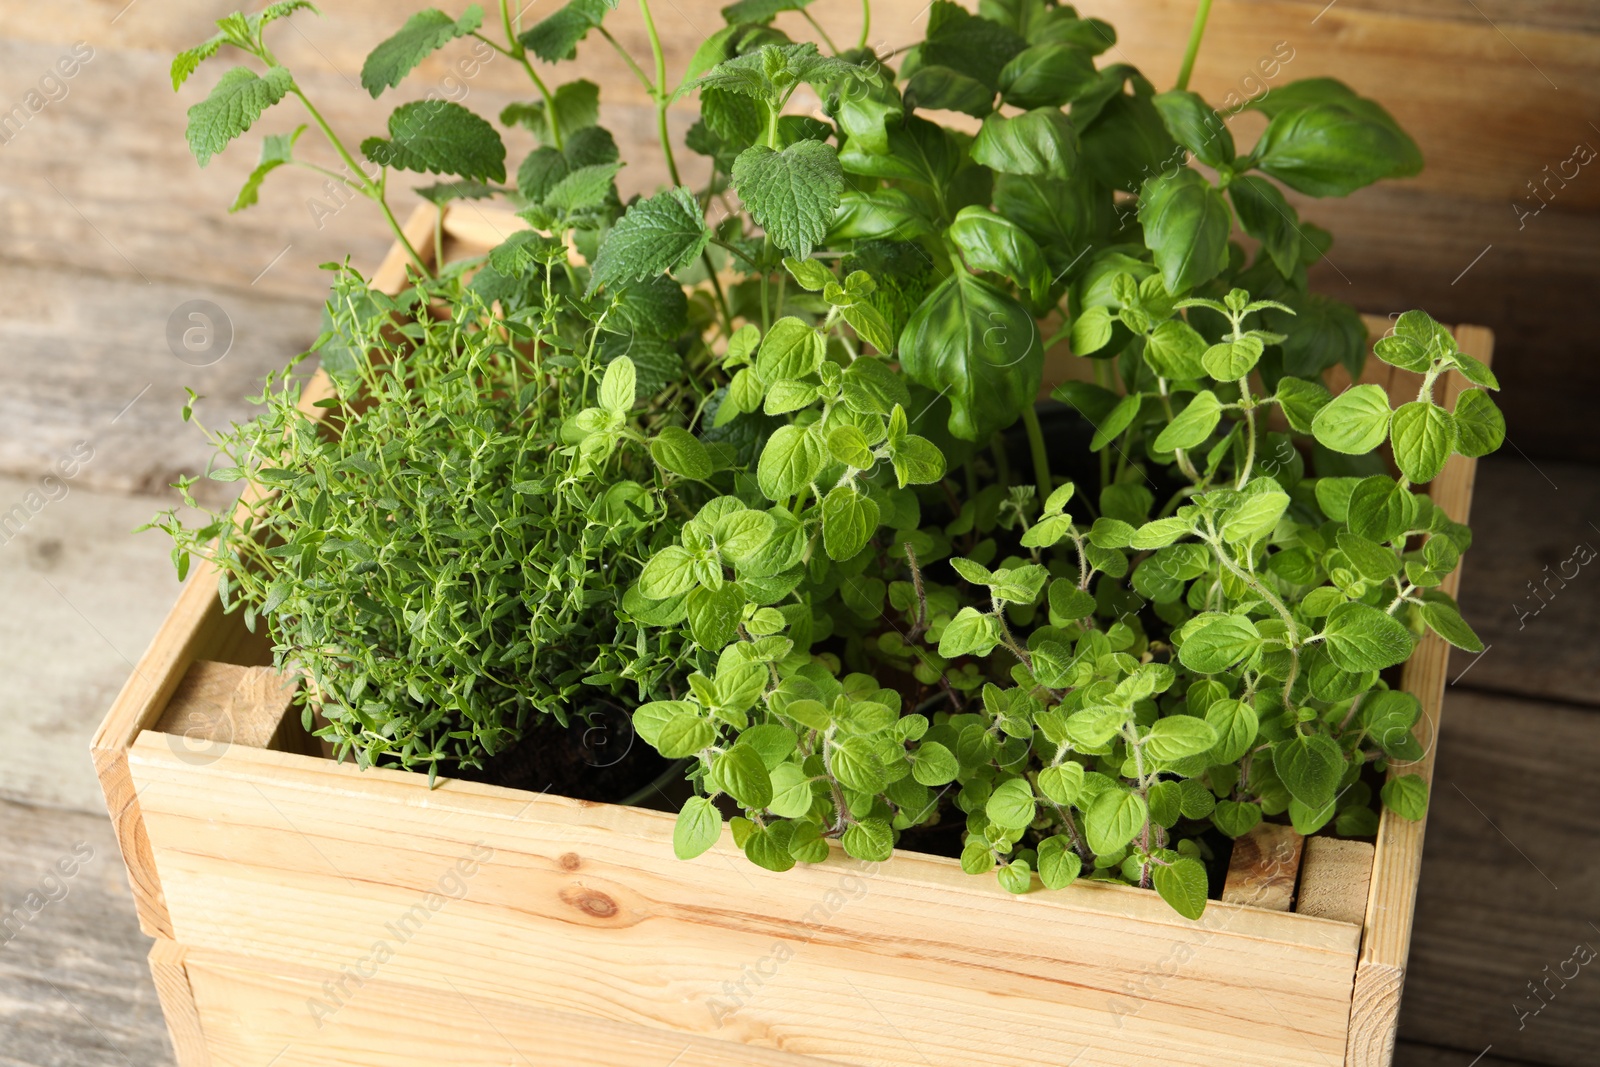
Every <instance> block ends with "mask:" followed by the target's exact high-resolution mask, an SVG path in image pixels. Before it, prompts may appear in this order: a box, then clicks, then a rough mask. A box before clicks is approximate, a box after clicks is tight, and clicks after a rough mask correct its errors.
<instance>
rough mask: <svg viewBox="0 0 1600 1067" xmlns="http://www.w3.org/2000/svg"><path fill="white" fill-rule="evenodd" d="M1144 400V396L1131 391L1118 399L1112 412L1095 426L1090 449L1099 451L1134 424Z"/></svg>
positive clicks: (1090, 440)
mask: <svg viewBox="0 0 1600 1067" xmlns="http://www.w3.org/2000/svg"><path fill="white" fill-rule="evenodd" d="M1143 401H1144V397H1143V396H1142V395H1141V394H1139V393H1129V394H1128V395H1127V396H1125V397H1122V398H1121V399H1120V400H1118V401H1117V403H1116V406H1115V407H1113V408H1112V409H1111V411H1110V413H1109V414H1108V415H1106V417H1105V418H1103V419H1101V420H1100V425H1098V426H1096V427H1095V430H1094V436H1093V437H1092V438H1090V439H1089V449H1090V451H1093V452H1098V451H1100V450H1101V449H1103V448H1105V447H1106V446H1107V445H1109V444H1110V443H1111V442H1112V441H1115V440H1116V439H1117V436H1118V435H1119V434H1121V433H1122V431H1123V430H1126V429H1127V428H1128V427H1129V426H1130V425H1132V424H1133V418H1134V416H1135V415H1137V414H1139V408H1140V406H1141V405H1142V403H1143Z"/></svg>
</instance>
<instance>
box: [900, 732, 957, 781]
mask: <svg viewBox="0 0 1600 1067" xmlns="http://www.w3.org/2000/svg"><path fill="white" fill-rule="evenodd" d="M960 773H961V764H960V763H959V762H958V761H957V760H956V757H955V754H954V753H952V752H951V751H950V750H949V749H948V748H946V747H945V746H944V745H941V744H939V742H937V741H924V742H923V743H922V744H920V745H918V746H917V748H916V751H914V752H912V753H911V776H912V777H913V778H915V779H916V780H917V782H918V783H920V784H922V785H925V786H930V787H932V786H941V785H948V784H949V783H951V782H953V781H955V780H956V775H958V774H960Z"/></svg>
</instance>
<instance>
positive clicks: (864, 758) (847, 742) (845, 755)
mask: <svg viewBox="0 0 1600 1067" xmlns="http://www.w3.org/2000/svg"><path fill="white" fill-rule="evenodd" d="M828 766H829V768H831V769H832V771H833V776H834V777H835V778H837V779H838V780H839V784H841V785H843V786H844V787H845V788H846V789H854V790H857V791H859V792H862V793H877V792H878V791H879V790H881V789H882V788H883V787H884V786H885V785H887V784H888V780H889V776H888V773H887V772H886V771H885V770H884V767H883V761H882V760H880V759H879V758H878V756H877V752H876V751H875V749H874V748H873V745H872V743H871V742H870V741H868V740H867V739H866V738H864V737H846V738H844V739H843V740H841V741H839V742H838V743H836V744H832V745H830V746H829V756H828Z"/></svg>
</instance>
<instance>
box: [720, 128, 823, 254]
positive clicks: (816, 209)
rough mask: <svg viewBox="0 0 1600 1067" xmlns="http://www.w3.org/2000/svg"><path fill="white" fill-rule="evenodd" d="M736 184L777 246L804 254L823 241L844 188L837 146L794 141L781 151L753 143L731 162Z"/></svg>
mask: <svg viewBox="0 0 1600 1067" xmlns="http://www.w3.org/2000/svg"><path fill="white" fill-rule="evenodd" d="M733 186H734V189H735V191H736V192H738V194H739V199H741V200H743V201H744V204H745V207H747V208H748V209H749V210H750V217H751V218H753V219H754V220H755V221H756V223H757V224H759V225H760V226H762V227H763V228H764V229H765V230H766V231H767V235H768V236H770V237H771V238H772V240H773V243H774V244H776V245H777V246H778V247H779V248H781V249H783V250H784V251H786V252H791V253H793V254H794V255H796V256H798V257H800V258H801V259H804V258H805V257H806V256H809V255H810V254H811V249H812V248H814V247H815V246H816V245H817V244H819V243H820V242H821V241H822V238H823V237H824V236H825V235H826V234H827V232H828V224H829V223H831V222H832V221H833V213H834V210H835V209H836V208H838V206H839V196H840V194H841V193H843V192H844V171H843V170H841V169H840V168H839V157H838V155H837V154H835V152H834V149H833V146H832V145H827V144H823V143H822V142H821V141H810V140H805V141H796V142H795V143H794V144H792V145H790V146H789V147H788V148H785V149H784V150H783V151H781V152H774V151H773V150H772V149H770V148H768V147H766V146H765V145H755V146H753V147H751V148H747V149H745V150H744V151H743V152H741V153H739V158H737V159H735V160H734V161H733Z"/></svg>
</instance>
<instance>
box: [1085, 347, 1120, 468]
mask: <svg viewBox="0 0 1600 1067" xmlns="http://www.w3.org/2000/svg"><path fill="white" fill-rule="evenodd" d="M1091 362H1092V363H1093V365H1094V383H1095V384H1096V385H1098V386H1100V388H1102V389H1111V387H1112V385H1114V384H1115V381H1114V380H1113V376H1112V372H1111V361H1110V360H1107V359H1096V360H1092V361H1091ZM1112 391H1113V392H1115V390H1112ZM1096 428H1097V429H1098V427H1096ZM1110 484H1111V453H1110V452H1107V451H1106V450H1105V449H1103V448H1102V449H1101V450H1100V487H1101V488H1102V489H1103V488H1105V487H1106V486H1108V485H1110Z"/></svg>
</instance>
